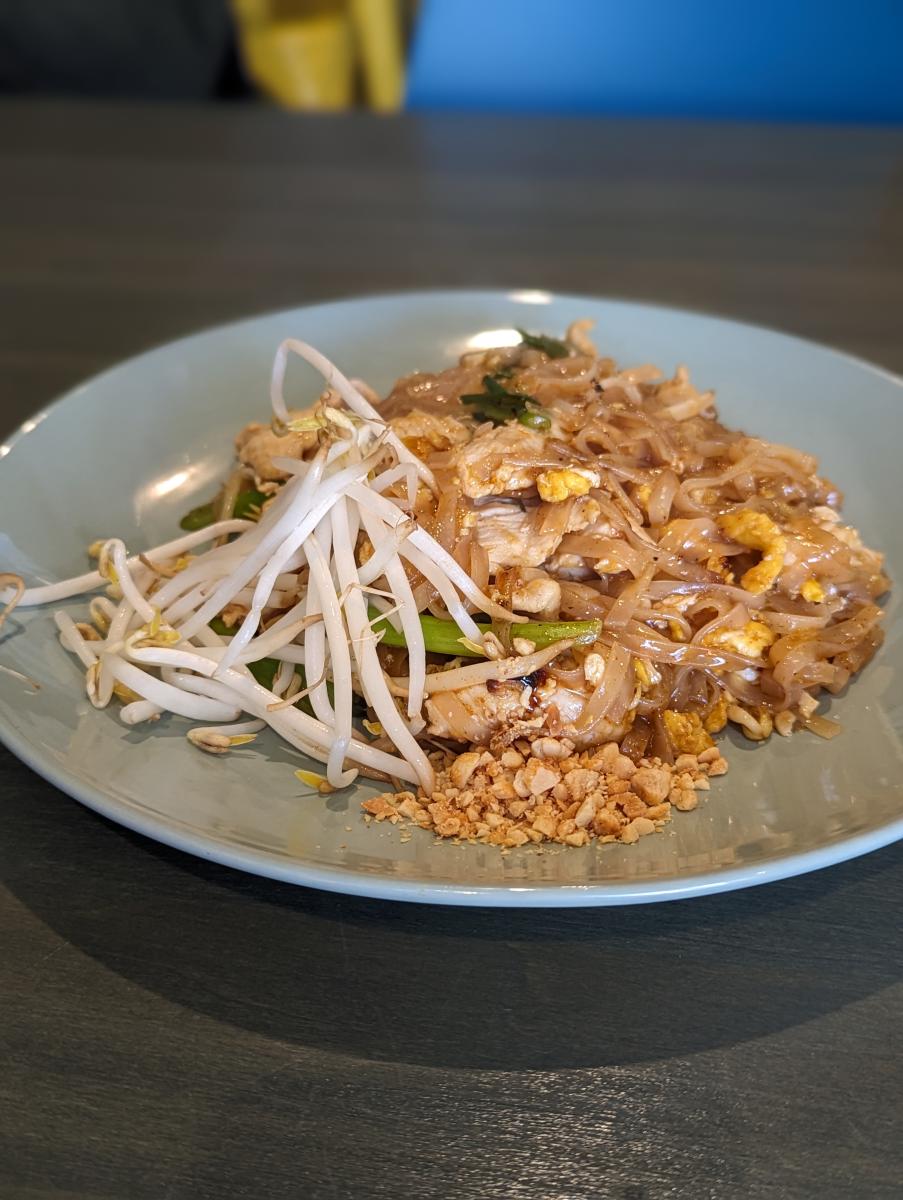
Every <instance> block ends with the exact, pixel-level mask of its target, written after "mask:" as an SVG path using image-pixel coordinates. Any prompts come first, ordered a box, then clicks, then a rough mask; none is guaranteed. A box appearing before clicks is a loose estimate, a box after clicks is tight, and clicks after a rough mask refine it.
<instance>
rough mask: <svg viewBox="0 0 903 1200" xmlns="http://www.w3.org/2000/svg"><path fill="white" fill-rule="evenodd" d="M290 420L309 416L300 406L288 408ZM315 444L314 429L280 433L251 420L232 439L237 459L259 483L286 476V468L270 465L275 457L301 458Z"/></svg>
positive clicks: (315, 433) (315, 435)
mask: <svg viewBox="0 0 903 1200" xmlns="http://www.w3.org/2000/svg"><path fill="white" fill-rule="evenodd" d="M288 415H289V420H294V419H297V418H298V417H303V416H306V415H309V414H308V413H307V412H305V411H302V410H300V409H297V410H290V411H289V414H288ZM316 444H317V432H316V430H315V429H312V430H306V431H305V432H304V433H286V434H284V435H283V436H280V435H279V434H278V433H274V432H273V430H272V429H271V427H270V426H269V425H260V424H258V423H257V422H256V421H252V422H251V424H250V425H246V426H245V427H244V429H242V431H241V432H240V433H239V434H238V435H237V437H236V438H235V451H236V453H237V455H238V461H239V462H240V463H243V464H244V465H245V466H246V467H250V469H251V470H252V471H253V472H254V474H255V476H256V477H257V480H258V481H259V482H260V481H262V482H272V481H275V480H279V479H286V478H287V475H286V472H285V471H280V470H279V469H278V468H277V467H274V466H273V459H274V458H303V457H304V455H305V453H306V452H307V451H308V450H311V449H313V447H314V446H316Z"/></svg>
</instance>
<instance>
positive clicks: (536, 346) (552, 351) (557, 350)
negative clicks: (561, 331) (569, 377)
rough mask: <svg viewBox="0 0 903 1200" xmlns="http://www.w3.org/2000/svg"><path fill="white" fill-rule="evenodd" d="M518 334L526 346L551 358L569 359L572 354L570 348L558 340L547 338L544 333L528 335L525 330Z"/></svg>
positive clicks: (519, 331) (520, 330)
mask: <svg viewBox="0 0 903 1200" xmlns="http://www.w3.org/2000/svg"><path fill="white" fill-rule="evenodd" d="M517 332H518V333H519V334H520V340H521V341H522V342H523V344H524V345H525V346H529V347H530V349H531V350H541V351H542V352H543V354H548V356H549V358H567V357H568V355H569V354H570V353H571V351H570V347H569V346H568V345H567V344H566V343H565V342H560V341H559V340H558V338H551V337H546V336H545V334H543V333H527V332H526V331H525V330H523V329H518V331H517Z"/></svg>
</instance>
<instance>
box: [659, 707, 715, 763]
mask: <svg viewBox="0 0 903 1200" xmlns="http://www.w3.org/2000/svg"><path fill="white" fill-rule="evenodd" d="M662 719H663V720H664V722H665V729H666V730H667V731H668V737H669V738H670V739H671V745H672V746H673V747H674V749H675V750H676V751H677V752H678V753H679V754H702V752H703V750H708V748H709V747H710V746H714V745H715V743H714V742H713V741H712V739H711V738H710V737H709V735H708V733H707V732H706V730H705V728H704V727H703V724H702V717H700V715H699V713H690V712H686V713H682V712H675V710H674V709H673V708H666V709H665V711H664V712H663V713H662Z"/></svg>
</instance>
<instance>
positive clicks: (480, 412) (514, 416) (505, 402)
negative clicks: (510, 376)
mask: <svg viewBox="0 0 903 1200" xmlns="http://www.w3.org/2000/svg"><path fill="white" fill-rule="evenodd" d="M500 377H501V376H500V374H499V373H498V372H497V373H496V374H495V375H484V376H483V387H484V388H485V389H486V390H485V391H484V392H470V393H469V394H467V395H464V396H462V397H461V403H462V404H467V405H470V406H471V407H472V408H473V415H474V416H475V417H476V419H477V420H478V421H491V422H492V423H493V425H504V423H505V422H506V421H514V420H517V421H519V422H520V423H521V425H525V426H526V427H527V428H528V429H548V428H550V426H551V424H552V420H551V418H550V417H549V415H548V413H545V412H543V411H542V409H541V408H539V406H538V405H537V402H536V400H535V399H534V397H533V396H528V395H527V394H526V393H525V392H509V391H508V389H507V388H505V387H503V386H502V384H501V383H499V379H500ZM505 378H507V376H505Z"/></svg>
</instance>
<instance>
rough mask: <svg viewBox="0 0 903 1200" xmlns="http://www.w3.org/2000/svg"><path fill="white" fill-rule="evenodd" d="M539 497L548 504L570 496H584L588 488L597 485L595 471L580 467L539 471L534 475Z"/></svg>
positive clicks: (597, 478) (597, 479)
mask: <svg viewBox="0 0 903 1200" xmlns="http://www.w3.org/2000/svg"><path fill="white" fill-rule="evenodd" d="M536 486H537V488H538V489H539V495H540V497H541V498H542V499H543V500H545V501H546V503H548V504H557V503H558V502H559V501H561V500H567V499H569V498H570V497H571V496H585V495H586V494H587V492H588V491H589V490H590V488H594V487H598V486H599V476H598V475H597V474H596V472H595V471H587V470H584V469H583V468H582V467H562V468H561V469H560V470H554V471H541V472H540V473H539V475H537V477H536Z"/></svg>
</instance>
